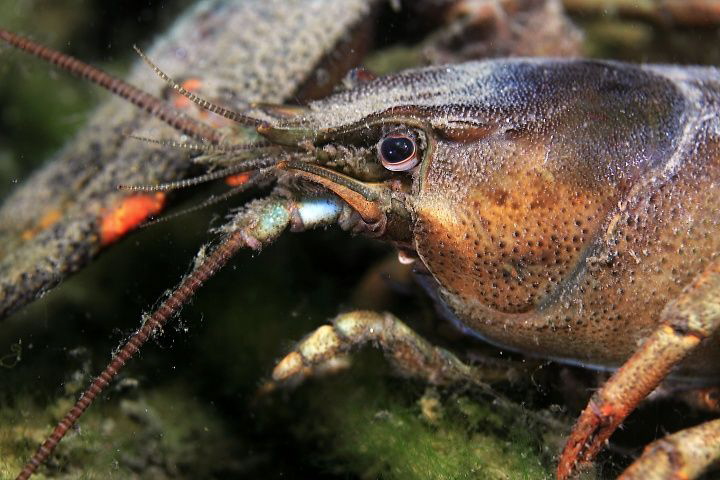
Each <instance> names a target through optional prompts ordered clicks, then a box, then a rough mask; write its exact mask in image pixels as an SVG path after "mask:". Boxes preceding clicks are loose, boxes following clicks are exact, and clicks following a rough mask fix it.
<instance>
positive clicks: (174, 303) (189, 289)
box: [17, 231, 248, 480]
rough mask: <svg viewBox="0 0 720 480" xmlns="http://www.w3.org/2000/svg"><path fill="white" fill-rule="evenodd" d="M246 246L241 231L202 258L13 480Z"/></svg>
mask: <svg viewBox="0 0 720 480" xmlns="http://www.w3.org/2000/svg"><path fill="white" fill-rule="evenodd" d="M245 246H248V243H247V242H246V240H245V236H244V234H243V232H242V231H236V232H234V233H231V234H230V235H228V236H227V237H225V239H223V241H222V242H221V243H220V244H218V245H217V247H215V249H214V250H213V251H212V252H211V253H210V254H208V255H207V256H205V257H204V258H202V260H201V261H200V262H199V263H198V264H197V265H196V266H195V268H194V269H193V270H192V272H190V274H189V275H187V276H186V277H185V278H183V280H182V281H181V282H180V285H178V286H177V288H175V290H173V292H172V293H171V294H170V295H169V296H168V297H167V298H166V299H165V300H164V301H163V302H162V304H161V305H160V306H159V307H158V308H157V309H156V310H155V311H154V312H153V314H152V315H150V317H148V318H147V319H146V320H145V322H144V323H143V325H142V326H141V327H140V329H138V330H137V331H136V332H135V333H134V334H133V335H132V336H131V337H130V339H129V340H128V341H127V342H126V343H125V345H123V347H122V348H121V349H120V351H118V352H117V353H116V354H115V356H114V357H113V359H112V361H110V363H109V364H108V365H107V367H105V370H103V371H102V373H100V375H98V376H97V377H96V378H95V380H93V381H92V383H91V384H90V386H89V387H88V388H87V390H85V392H84V393H83V394H82V395H81V396H80V398H79V399H78V400H77V402H75V406H73V408H71V409H70V410H69V411H68V412H67V413H66V414H65V417H63V419H62V420H61V421H60V423H58V424H57V426H56V427H55V429H54V430H53V432H52V433H51V434H50V436H48V437H47V439H46V440H45V441H44V442H43V444H42V445H40V447H38V449H37V451H36V452H35V454H34V455H33V456H32V458H31V459H30V460H29V461H28V463H27V464H25V467H23V469H22V471H21V472H20V474H18V476H17V480H27V479H28V478H30V476H31V475H32V474H33V473H34V472H35V470H37V468H38V467H39V466H40V465H41V464H42V463H43V462H45V460H47V458H48V457H49V456H50V455H51V454H52V452H53V451H54V450H55V447H56V446H57V444H58V443H59V442H60V440H62V438H63V437H64V436H65V434H66V433H67V432H68V430H70V429H71V428H72V426H73V425H74V424H75V422H77V421H78V419H79V418H80V417H81V416H82V414H83V413H84V412H85V410H86V409H87V408H88V407H89V406H90V405H91V404H92V403H93V400H94V399H95V397H97V396H98V395H99V394H100V393H101V392H102V391H103V390H105V388H107V386H108V385H109V384H110V382H111V381H112V380H113V378H114V377H115V376H116V375H117V374H118V372H119V371H120V370H121V369H122V368H123V366H125V363H127V361H128V360H130V358H132V356H133V355H135V353H137V352H138V350H140V347H142V346H143V344H144V343H145V342H147V340H148V338H150V337H151V336H152V335H153V334H154V333H156V332H160V331H162V327H163V326H164V325H165V323H166V322H167V321H168V319H170V318H171V317H172V316H173V315H174V314H175V313H177V312H178V311H180V309H181V308H182V306H183V305H184V304H185V303H186V302H187V301H188V300H189V299H190V298H191V297H192V296H193V295H194V294H195V292H196V291H197V290H198V289H199V288H200V287H201V286H202V285H203V284H204V283H205V282H206V281H207V280H208V279H209V278H210V277H212V276H213V275H214V274H215V273H216V272H217V271H218V270H220V269H221V268H222V267H223V266H224V265H225V264H226V263H227V262H228V260H230V259H231V258H232V257H233V255H235V253H237V251H238V250H240V249H241V248H243V247H245Z"/></svg>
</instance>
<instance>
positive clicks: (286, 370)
mask: <svg viewBox="0 0 720 480" xmlns="http://www.w3.org/2000/svg"><path fill="white" fill-rule="evenodd" d="M368 342H369V343H371V344H373V345H377V346H378V347H379V348H380V349H381V350H382V351H383V352H384V353H385V356H386V357H387V358H388V359H389V360H390V362H391V363H392V364H393V365H394V366H395V367H396V368H397V369H398V370H399V371H400V372H401V373H402V374H404V375H406V376H409V377H415V378H420V379H423V380H425V381H426V382H428V383H431V384H435V385H447V384H452V383H457V382H471V383H474V384H483V381H482V371H481V370H480V369H479V368H475V367H472V366H470V365H467V364H465V363H463V362H462V361H461V360H460V359H459V358H457V357H456V356H455V355H453V354H452V353H450V352H448V351H447V350H445V349H442V348H439V347H436V346H434V345H432V344H431V343H430V342H428V341H427V340H425V339H424V338H422V337H421V336H419V335H418V334H417V333H415V332H414V331H413V330H412V329H411V328H410V327H408V326H407V325H406V324H405V323H403V322H402V321H401V320H400V319H398V318H397V317H395V316H393V315H391V314H389V313H378V312H372V311H363V310H358V311H352V312H348V313H343V314H340V315H338V316H337V317H335V319H334V320H333V322H332V325H323V326H322V327H320V328H318V329H317V330H315V331H314V332H313V333H311V334H310V335H308V336H307V337H305V338H304V339H303V340H301V341H300V342H299V343H298V344H297V345H296V346H295V348H294V349H293V351H291V352H290V353H288V354H287V355H286V356H285V358H283V359H282V360H280V362H279V363H278V364H277V366H276V367H275V369H274V370H273V374H272V377H273V382H275V383H283V384H285V383H299V382H301V381H303V380H305V379H306V378H308V377H312V376H316V375H317V374H318V373H321V372H323V371H326V370H327V366H328V365H339V364H341V362H342V361H343V358H344V356H345V355H346V353H347V352H349V351H350V350H351V349H353V348H356V347H360V346H362V345H364V344H366V343H368ZM266 388H267V387H266Z"/></svg>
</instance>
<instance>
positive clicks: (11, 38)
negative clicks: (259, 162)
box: [0, 28, 221, 144]
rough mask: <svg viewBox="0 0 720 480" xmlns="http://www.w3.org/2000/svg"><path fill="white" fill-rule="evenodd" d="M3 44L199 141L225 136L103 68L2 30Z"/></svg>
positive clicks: (214, 141)
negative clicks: (125, 101)
mask: <svg viewBox="0 0 720 480" xmlns="http://www.w3.org/2000/svg"><path fill="white" fill-rule="evenodd" d="M0 40H4V41H5V42H6V43H8V44H10V45H12V46H13V47H15V48H17V49H19V50H23V51H25V52H27V53H29V54H31V55H34V56H36V57H38V58H41V59H43V60H45V61H47V62H49V63H52V64H53V65H55V66H57V67H58V68H60V69H62V70H65V71H66V72H69V73H71V74H73V75H75V76H78V77H80V78H83V79H86V80H89V81H90V82H92V83H94V84H96V85H99V86H101V87H103V88H104V89H106V90H108V91H110V92H112V93H114V94H115V95H117V96H119V97H121V98H123V99H125V100H127V101H128V102H130V103H132V104H134V105H136V106H138V107H140V108H142V109H143V110H145V111H146V112H148V113H150V114H151V115H153V116H154V117H157V118H159V119H160V120H162V121H163V122H165V123H167V124H168V125H170V126H171V127H173V128H175V129H177V130H179V131H180V132H182V133H184V134H186V135H189V136H191V137H193V138H196V139H198V140H206V141H208V142H210V143H213V144H217V143H220V141H221V136H220V134H218V132H217V131H216V130H215V129H213V128H212V127H210V126H208V125H205V124H204V123H202V122H199V121H197V120H194V119H192V118H190V117H188V116H186V115H185V114H183V113H182V112H180V111H178V110H176V109H174V108H172V107H171V106H169V105H167V104H166V103H164V102H163V101H162V100H160V99H159V98H157V97H155V96H153V95H150V94H149V93H147V92H145V91H143V90H140V89H139V88H137V87H135V86H133V85H130V84H129V83H127V82H125V81H123V80H120V79H119V78H117V77H114V76H112V75H110V74H109V73H107V72H104V71H102V70H100V69H99V68H96V67H93V66H91V65H88V64H87V63H84V62H81V61H80V60H78V59H76V58H74V57H71V56H69V55H65V54H64V53H61V52H58V51H56V50H53V49H51V48H48V47H45V46H42V45H40V44H38V43H35V42H33V41H32V40H30V39H28V38H25V37H23V36H21V35H17V34H15V33H12V32H9V31H7V30H4V29H2V28H0Z"/></svg>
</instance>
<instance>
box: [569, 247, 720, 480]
mask: <svg viewBox="0 0 720 480" xmlns="http://www.w3.org/2000/svg"><path fill="white" fill-rule="evenodd" d="M719 328H720V262H718V261H715V262H713V263H711V264H710V266H709V267H708V268H707V269H706V270H705V271H704V272H702V273H701V274H700V275H698V276H697V277H696V278H695V280H694V281H693V282H692V283H691V284H690V285H689V286H688V287H687V288H686V289H685V290H684V292H683V293H682V295H680V297H678V298H677V299H675V300H674V301H672V302H670V303H668V305H667V306H666V307H665V309H664V310H663V312H662V314H661V319H660V326H659V327H658V328H657V329H656V330H655V331H654V332H653V333H652V334H651V335H650V336H649V337H648V339H647V340H646V341H645V342H644V343H643V345H642V347H640V349H639V350H637V351H636V352H635V354H634V355H633V356H632V357H630V359H629V360H628V361H627V362H625V364H624V365H623V366H622V367H621V368H620V369H619V370H618V371H617V372H615V374H614V375H613V376H612V377H611V378H610V379H609V380H608V381H607V383H605V385H603V387H602V389H600V390H599V391H598V392H596V393H595V394H594V395H593V397H592V398H591V399H590V402H589V403H588V406H587V407H586V408H585V410H584V411H583V412H582V413H581V414H580V417H579V418H578V420H577V422H576V423H575V426H574V428H573V431H572V433H571V434H570V437H569V439H568V441H567V443H566V445H565V449H564V450H563V452H562V455H561V457H560V462H559V464H558V471H557V475H558V479H560V480H565V479H567V478H569V477H571V476H572V475H574V474H575V473H576V471H577V469H578V468H579V467H580V466H581V465H582V464H584V463H587V462H590V461H592V459H593V458H594V457H595V455H596V454H597V453H598V451H599V450H600V449H601V448H602V446H603V445H604V444H605V441H606V440H607V439H608V438H609V437H610V435H611V434H612V433H613V432H614V431H615V429H616V428H617V427H618V426H619V425H620V423H621V422H622V421H623V420H624V419H625V417H627V416H628V415H629V414H630V413H631V412H632V411H633V410H634V409H635V407H637V405H638V404H639V403H640V402H641V401H642V400H643V399H644V398H645V397H647V396H648V395H649V394H650V393H651V392H652V391H653V390H654V389H655V388H656V387H657V386H658V385H659V384H660V382H661V381H662V380H663V379H664V378H665V377H666V376H667V375H668V373H669V372H670V370H671V369H672V368H673V367H674V366H675V365H677V364H678V363H679V362H680V361H681V360H683V359H684V358H685V357H686V356H687V355H688V354H689V353H690V352H692V351H693V350H694V349H695V348H696V347H697V346H698V345H699V344H700V342H701V341H702V340H703V339H705V338H707V337H709V336H710V335H711V334H713V333H715V332H716V331H717V330H718V329H719ZM718 428H719V427H715V430H714V431H717V429H718ZM715 443H717V441H716V442H715ZM714 451H715V454H714V456H713V459H714V458H718V456H720V448H719V447H718V446H717V445H716V446H715V450H714ZM711 460H712V459H711ZM704 466H707V464H705V465H704ZM704 466H703V468H704ZM631 468H634V467H631ZM699 470H700V471H701V470H702V468H700V469H699ZM630 478H641V477H630ZM642 478H649V477H647V476H642ZM653 478H654V477H653ZM661 478H665V477H661ZM673 478H674V477H673ZM683 478H685V477H683ZM687 478H692V477H687Z"/></svg>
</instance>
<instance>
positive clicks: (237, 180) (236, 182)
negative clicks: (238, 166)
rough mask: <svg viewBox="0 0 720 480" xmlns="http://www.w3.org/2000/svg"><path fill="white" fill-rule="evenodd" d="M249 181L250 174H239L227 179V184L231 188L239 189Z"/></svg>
mask: <svg viewBox="0 0 720 480" xmlns="http://www.w3.org/2000/svg"><path fill="white" fill-rule="evenodd" d="M248 180H250V173H248V172H245V173H237V174H235V175H230V176H229V177H227V178H226V179H225V183H226V184H227V185H229V186H231V187H239V186H240V185H242V184H243V183H246V182H247V181H248Z"/></svg>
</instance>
